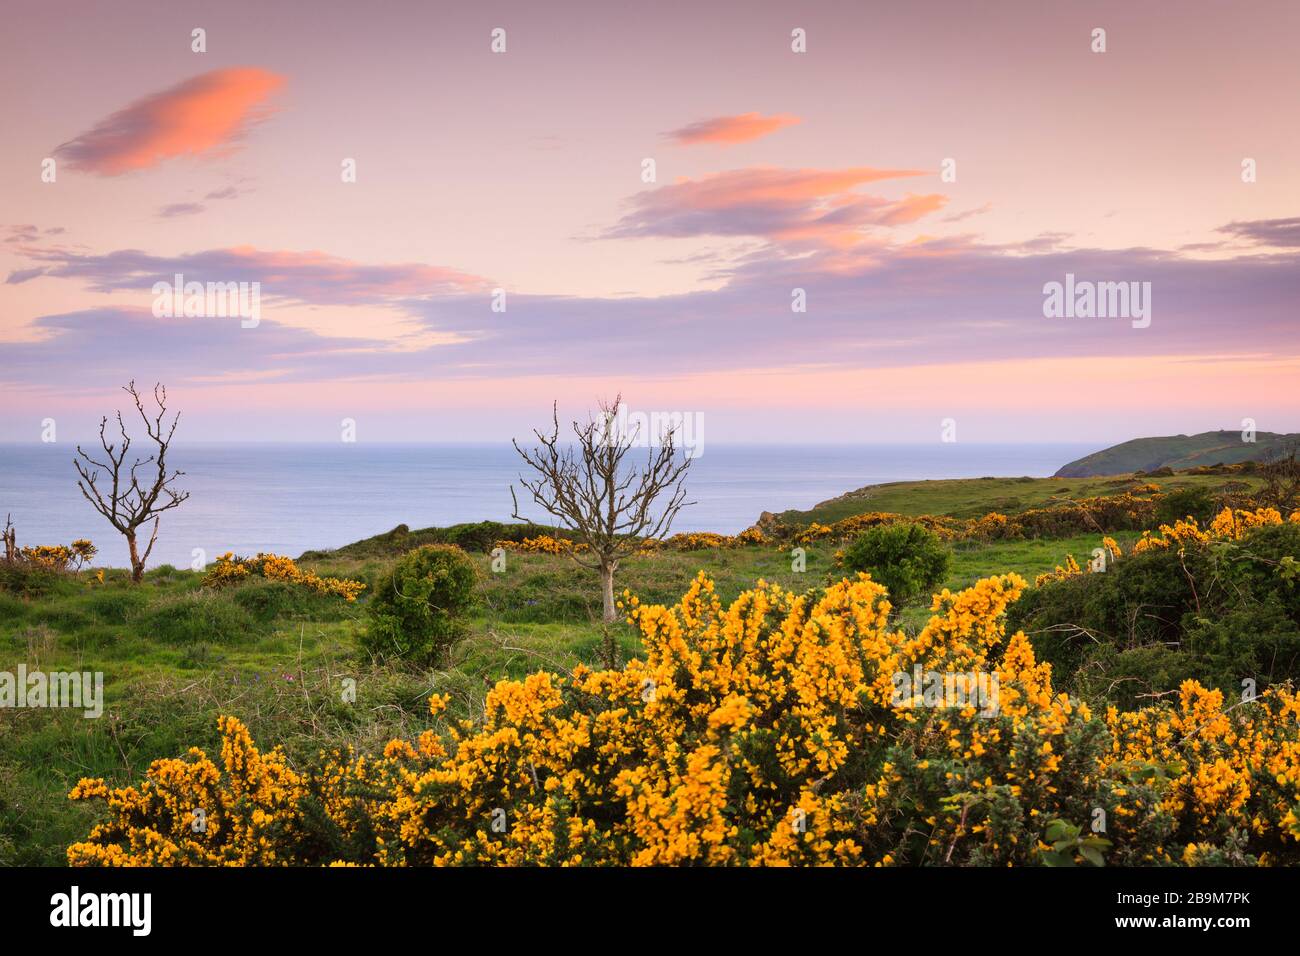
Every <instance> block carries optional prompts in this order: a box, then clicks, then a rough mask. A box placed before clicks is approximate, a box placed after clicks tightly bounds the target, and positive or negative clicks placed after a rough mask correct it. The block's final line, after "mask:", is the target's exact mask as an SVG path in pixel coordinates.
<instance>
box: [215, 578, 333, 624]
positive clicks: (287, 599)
mask: <svg viewBox="0 0 1300 956" xmlns="http://www.w3.org/2000/svg"><path fill="white" fill-rule="evenodd" d="M228 593H229V597H230V600H231V601H233V602H234V603H235V604H237V605H239V607H241V608H243V609H244V610H245V611H247V612H248V613H249V614H250V615H252V616H253V617H254V618H256V619H257V620H258V621H260V622H262V623H264V624H274V623H275V622H276V621H277V620H281V619H296V618H304V617H306V618H310V619H311V620H314V621H338V620H342V619H343V618H345V617H347V615H348V610H349V606H348V605H347V604H345V603H344V602H342V601H340V600H339V599H338V598H336V597H333V596H332V595H328V594H318V593H316V592H315V591H312V590H311V589H310V588H305V587H303V586H302V585H300V584H292V583H290V582H288V581H268V580H266V579H265V578H250V579H249V580H247V581H245V582H241V583H240V584H238V585H237V586H235V587H233V588H231V589H230V591H229V592H228Z"/></svg>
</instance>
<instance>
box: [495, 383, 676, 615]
mask: <svg viewBox="0 0 1300 956" xmlns="http://www.w3.org/2000/svg"><path fill="white" fill-rule="evenodd" d="M622 403H623V397H622V396H621V395H620V396H618V397H617V398H615V399H614V401H613V402H612V403H609V402H603V401H602V402H601V403H600V406H599V407H600V413H599V415H598V416H596V417H589V418H588V420H587V421H586V422H578V421H574V422H573V433H574V436H575V438H576V442H575V443H573V444H568V443H565V444H561V442H560V420H559V411H558V405H555V404H553V405H552V406H551V429H550V431H549V432H543V431H541V430H538V429H534V431H533V434H534V435H535V436H536V437H537V442H538V444H537V445H536V446H535V447H534V448H532V449H531V450H525V449H524V448H522V447H521V446H520V444H519V442H517V441H515V442H512V444H513V445H514V447H515V451H516V452H518V453H519V457H520V458H522V459H523V461H524V463H525V464H526V465H528V467H529V468H531V469H532V471H533V472H534V473H535V475H536V476H535V477H532V478H526V477H524V476H523V475H520V477H519V483H520V484H521V485H522V486H523V487H524V489H525V490H526V491H528V493H529V494H530V495H531V496H532V499H533V501H535V502H536V503H537V504H539V505H540V506H541V507H542V508H543V509H545V511H546V512H547V513H548V514H550V515H551V516H552V517H554V518H555V519H556V520H557V521H559V523H560V524H561V525H562V526H563V527H565V528H567V529H568V530H570V531H572V532H573V533H574V536H575V537H576V538H577V539H578V540H579V541H580V542H582V543H583V544H585V545H586V546H587V548H588V552H587V554H588V555H589V556H586V555H584V554H582V553H579V552H577V551H576V549H575V551H573V552H571V554H572V557H573V560H574V561H576V562H577V563H578V564H580V565H582V566H583V567H587V568H591V569H592V570H595V571H598V572H599V573H600V577H601V584H602V590H603V600H604V620H605V621H607V622H608V621H613V620H615V619H616V618H617V612H616V610H615V607H614V572H615V571H616V570H618V565H619V562H620V561H621V560H622V559H623V558H625V557H627V556H628V555H630V554H633V553H634V552H635V551H636V550H637V548H639V547H640V545H641V542H642V541H643V540H644V539H646V538H660V537H663V536H664V535H666V534H667V533H668V531H669V529H670V528H671V527H672V523H673V520H674V519H675V518H676V517H677V513H678V512H679V511H681V509H682V508H684V507H686V506H687V505H690V504H694V502H688V501H687V500H686V487H685V478H686V474H687V471H688V469H689V468H690V464H691V459H690V458H688V457H686V456H685V455H684V454H683V455H681V456H680V457H679V456H678V455H677V454H676V451H677V449H676V446H675V437H674V434H673V432H671V431H669V432H666V433H665V434H663V435H661V436H653V435H648V436H646V440H647V443H648V445H649V446H650V447H649V453H648V456H647V459H646V463H645V466H644V467H642V468H639V469H638V468H637V467H635V465H634V464H633V463H632V462H631V461H630V460H629V457H628V456H629V452H630V451H631V450H632V449H633V448H634V447H636V446H637V445H638V444H639V443H640V442H641V440H642V436H641V435H640V431H639V429H640V425H639V423H638V425H637V427H636V428H635V429H634V430H633V431H632V432H631V433H630V434H618V433H616V430H615V427H614V425H615V421H616V420H617V418H618V410H619V407H620V406H621V405H622ZM510 498H511V501H512V502H513V504H514V508H513V511H512V515H513V517H514V518H516V519H517V520H519V521H527V520H528V519H527V518H524V517H523V516H522V515H521V514H520V513H519V498H518V496H517V495H516V493H515V488H514V486H513V485H511V487H510Z"/></svg>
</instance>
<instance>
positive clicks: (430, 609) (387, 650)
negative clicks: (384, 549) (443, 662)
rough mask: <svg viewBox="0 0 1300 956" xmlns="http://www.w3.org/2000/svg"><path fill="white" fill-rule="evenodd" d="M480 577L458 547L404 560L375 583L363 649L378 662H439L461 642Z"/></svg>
mask: <svg viewBox="0 0 1300 956" xmlns="http://www.w3.org/2000/svg"><path fill="white" fill-rule="evenodd" d="M477 578H478V571H477V568H476V567H475V565H474V562H473V560H471V558H470V557H469V555H467V554H466V553H465V552H464V551H463V550H461V549H460V548H458V547H456V546H454V545H447V544H428V545H425V546H424V547H421V548H416V549H415V550H414V551H411V552H410V553H408V554H406V555H404V556H403V557H401V558H400V559H398V561H397V563H396V564H395V565H394V566H393V568H392V570H391V571H390V572H388V573H387V574H385V575H384V576H382V577H381V578H380V579H379V581H378V582H377V583H376V584H375V592H374V595H373V596H372V597H371V599H370V602H369V603H368V605H367V609H368V612H369V615H370V622H369V626H368V627H367V628H366V630H365V632H364V633H363V635H362V637H361V643H362V646H363V647H364V648H365V649H366V650H367V651H369V652H370V653H371V654H373V655H375V656H377V657H384V658H398V659H401V660H410V661H416V662H420V663H429V662H432V661H435V660H436V659H437V658H438V657H439V656H440V655H442V654H443V652H445V651H446V650H447V649H448V648H450V647H451V645H452V644H454V643H455V642H456V640H457V639H458V638H459V637H460V635H461V633H462V631H463V626H464V624H463V617H464V614H465V612H466V611H467V610H469V608H470V607H471V606H472V604H473V600H474V584H475V582H476V580H477Z"/></svg>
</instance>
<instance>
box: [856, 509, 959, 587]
mask: <svg viewBox="0 0 1300 956" xmlns="http://www.w3.org/2000/svg"><path fill="white" fill-rule="evenodd" d="M844 567H845V570H848V571H865V572H867V573H868V574H870V575H871V577H872V579H873V580H876V581H879V582H880V583H881V584H883V585H884V586H885V587H886V588H888V589H889V598H890V600H891V601H892V602H893V603H894V606H895V607H901V606H903V605H905V604H911V603H912V602H913V601H915V600H916V599H917V598H920V597H929V596H930V594H931V592H933V591H934V589H935V588H936V587H938V585H939V583H940V582H941V581H942V580H943V577H944V575H945V574H946V573H947V572H948V549H947V548H946V547H944V545H943V543H942V542H941V541H940V540H939V538H938V536H937V535H936V534H935V533H934V532H933V531H929V530H927V529H925V528H923V527H921V526H920V525H919V524H894V525H881V526H879V527H876V528H871V529H869V530H868V531H864V532H863V533H862V534H861V535H859V536H858V538H857V539H856V540H855V541H854V542H853V543H852V544H850V545H849V546H848V547H847V548H846V549H845V550H844Z"/></svg>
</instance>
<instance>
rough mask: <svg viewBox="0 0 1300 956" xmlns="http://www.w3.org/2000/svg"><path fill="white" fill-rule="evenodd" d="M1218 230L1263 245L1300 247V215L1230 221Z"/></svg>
mask: <svg viewBox="0 0 1300 956" xmlns="http://www.w3.org/2000/svg"><path fill="white" fill-rule="evenodd" d="M1218 231H1219V232H1225V233H1227V234H1228V235H1231V236H1236V237H1237V238H1239V239H1245V240H1247V241H1248V242H1253V243H1255V244H1257V245H1261V246H1277V247H1282V248H1295V247H1300V216H1292V217H1291V218H1289V219H1255V220H1252V221H1249V222H1230V223H1228V224H1227V225H1226V226H1220V227H1219V230H1218Z"/></svg>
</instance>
